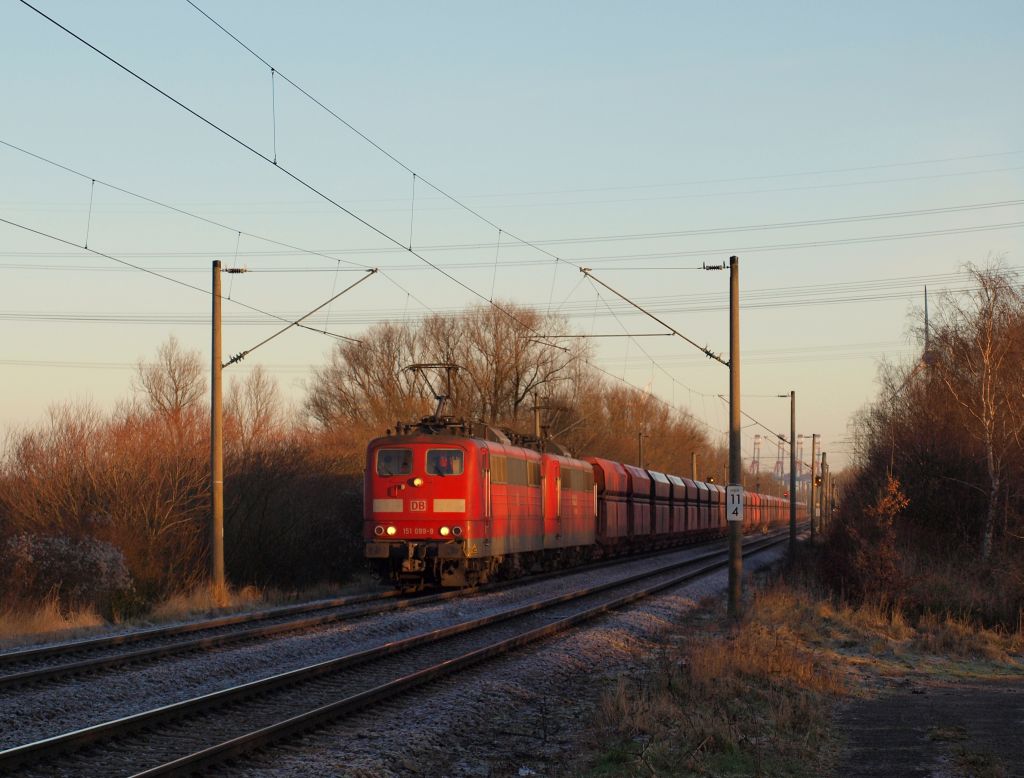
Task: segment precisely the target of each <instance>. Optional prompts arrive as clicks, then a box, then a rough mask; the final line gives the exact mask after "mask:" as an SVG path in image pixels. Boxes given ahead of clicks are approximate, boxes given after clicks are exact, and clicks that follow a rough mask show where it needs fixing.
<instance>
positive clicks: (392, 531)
mask: <svg viewBox="0 0 1024 778" xmlns="http://www.w3.org/2000/svg"><path fill="white" fill-rule="evenodd" d="M387 532H388V535H389V536H394V535H396V534H397V533H398V530H397V529H396V528H395V527H394V526H391V527H388V530H387Z"/></svg>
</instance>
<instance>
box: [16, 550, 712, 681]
mask: <svg viewBox="0 0 1024 778" xmlns="http://www.w3.org/2000/svg"><path fill="white" fill-rule="evenodd" d="M718 540H720V538H714V539H712V540H710V541H707V542H700V541H698V542H693V541H690V542H689V543H678V544H675V545H673V546H672V547H670V548H661V549H656V550H652V551H649V552H646V553H640V554H631V555H627V556H617V557H612V558H609V559H604V560H601V561H599V562H594V563H590V564H587V565H580V566H576V567H573V568H567V569H562V570H556V571H552V572H546V573H540V574H536V575H531V576H527V577H524V578H518V579H513V580H509V581H500V582H496V583H493V584H486V585H483V586H477V587H472V588H467V589H459V590H447V591H444V592H438V593H435V594H426V595H418V596H412V597H402V592H400V591H397V590H395V591H388V592H383V593H370V594H364V595H353V596H349V597H340V598H334V599H330V600H318V601H316V602H313V603H301V604H297V605H288V606H283V607H279V608H270V609H264V610H261V611H256V612H252V613H245V614H235V615H231V616H222V617H218V618H214V619H206V620H203V621H197V622H190V623H188V624H178V625H174V626H170V627H156V628H152V629H145V630H139V631H137V632H131V633H126V634H123V635H113V636H109V637H101V638H90V639H86V640H78V641H72V642H67V643H58V644H54V645H49V646H41V647H36V648H30V649H25V650H21V651H14V652H8V653H4V654H0V667H2V666H4V665H6V666H10V665H15V664H24V663H30V662H39V661H45V660H47V659H52V658H55V657H60V656H65V655H74V654H79V653H83V652H86V653H95V652H98V651H103V650H106V649H116V648H121V647H123V646H130V645H134V644H137V643H142V642H147V641H161V640H165V639H167V638H173V637H176V636H178V635H190V634H195V633H196V632H204V631H210V630H219V629H226V628H230V627H235V626H242V625H246V624H252V623H255V622H261V621H269V620H273V619H280V618H287V617H288V616H291V615H297V616H299V615H302V614H305V613H315V612H318V611H327V610H337V609H340V608H345V607H352V606H356V605H359V604H362V603H377V602H378V601H386V602H381V603H380V604H370V605H366V606H365V607H363V608H356V609H354V610H351V611H345V612H342V613H330V614H326V615H321V616H313V617H308V618H304V619H293V620H288V621H285V622H282V623H280V624H274V625H268V626H262V627H252V628H249V629H242V630H234V631H228V632H224V633H222V634H216V635H209V636H206V637H196V638H191V639H188V640H182V641H177V642H170V643H159V644H158V645H155V646H151V647H147V648H138V649H135V650H129V651H123V652H119V653H116V654H112V655H109V656H101V657H93V658H89V657H88V656H87V657H85V658H82V659H77V660H71V661H65V662H62V663H59V664H49V665H45V666H42V667H34V668H27V669H23V670H17V671H15V672H8V673H6V674H4V675H0V690H4V689H9V688H16V687H20V686H27V685H30V684H37V683H45V682H48V681H56V680H60V679H62V678H67V677H72V676H78V675H85V674H90V673H98V672H101V671H104V670H110V669H113V668H118V667H124V666H125V665H130V664H138V663H141V662H147V661H154V660H158V659H163V658H165V657H169V656H174V655H178V654H186V653H192V652H196V651H210V650H213V649H216V648H221V647H224V646H228V645H232V644H234V643H239V642H244V641H252V640H260V639H263V638H271V637H275V636H277V635H282V634H286V633H289V632H300V631H303V630H309V629H314V628H316V627H319V626H323V625H327V624H332V623H335V622H338V621H346V620H350V619H356V618H363V617H366V616H373V615H377V614H380V613H386V612H389V611H393V610H399V609H401V608H406V607H412V606H420V605H429V604H432V603H436V602H442V601H445V600H448V599H454V598H456V597H462V596H467V595H472V594H478V593H485V592H491V591H497V590H502V589H506V588H513V587H517V586H525V585H528V584H531V583H535V582H538V581H542V580H544V579H546V578H551V577H556V576H563V575H567V574H572V573H575V572H584V571H588V570H595V569H600V568H603V567H608V566H614V565H618V564H623V563H626V562H630V561H635V560H639V559H647V558H651V557H657V556H660V555H664V554H668V553H673V552H675V551H678V550H679V548H681V547H684V546H687V545H689V546H691V547H700V546H701V545H706V544H707V543H713V542H717V541H718Z"/></svg>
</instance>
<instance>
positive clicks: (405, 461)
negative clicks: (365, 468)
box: [377, 448, 412, 475]
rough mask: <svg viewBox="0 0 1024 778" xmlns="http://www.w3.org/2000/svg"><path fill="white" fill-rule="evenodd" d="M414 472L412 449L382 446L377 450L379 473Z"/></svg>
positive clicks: (402, 473)
mask: <svg viewBox="0 0 1024 778" xmlns="http://www.w3.org/2000/svg"><path fill="white" fill-rule="evenodd" d="M411 472H412V449H408V448H382V449H378V451H377V475H408V474H409V473H411Z"/></svg>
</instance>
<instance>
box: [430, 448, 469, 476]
mask: <svg viewBox="0 0 1024 778" xmlns="http://www.w3.org/2000/svg"><path fill="white" fill-rule="evenodd" d="M427 475H462V452H461V451H459V450H458V449H454V448H440V449H438V448H432V449H430V450H429V451H427Z"/></svg>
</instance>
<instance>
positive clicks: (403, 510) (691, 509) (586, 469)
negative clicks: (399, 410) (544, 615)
mask: <svg viewBox="0 0 1024 778" xmlns="http://www.w3.org/2000/svg"><path fill="white" fill-rule="evenodd" d="M363 501H364V511H363V519H364V520H363V539H364V541H365V555H366V557H367V559H369V560H371V561H372V562H373V564H374V565H375V566H376V567H377V571H378V573H379V574H380V576H381V577H382V579H384V580H387V581H391V582H393V583H394V584H395V585H396V586H398V587H400V588H403V589H407V590H414V589H419V588H422V587H424V586H429V587H465V586H475V585H478V584H482V583H486V582H487V581H491V580H495V579H503V578H511V577H516V576H518V575H522V574H525V573H528V572H536V571H541V570H550V569H556V568H560V567H569V566H572V565H577V564H581V563H584V562H587V561H591V560H596V559H600V558H604V557H610V556H618V555H622V554H628V553H634V552H637V551H643V550H650V549H657V548H667V547H669V546H673V545H678V544H680V543H685V542H691V541H695V540H700V539H704V538H713V537H716V536H718V535H721V534H723V533H724V532H725V528H726V518H725V489H724V488H723V487H722V486H720V485H718V484H715V483H704V482H701V481H695V480H693V479H690V478H683V477H680V476H676V475H668V474H665V473H660V472H657V471H654V470H646V469H644V468H641V467H635V466H633V465H628V464H624V463H621V462H612V461H610V460H608V459H601V458H598V457H583V458H579V457H574V456H570V455H569V452H568V451H566V450H564V449H563V448H561V447H560V446H559V445H558V444H557V443H554V442H553V441H551V440H544V439H541V438H535V437H524V436H519V435H516V434H515V433H512V432H511V431H509V430H500V429H497V428H493V427H489V426H485V425H480V424H467V423H465V422H464V421H455V420H453V419H452V418H450V417H436V416H429V417H426V418H424V419H422V420H421V421H420V422H418V423H416V424H398V425H397V426H396V428H395V430H394V431H392V430H388V434H387V435H386V436H384V437H380V438H376V439H375V440H372V441H370V443H369V445H368V447H367V452H366V470H365V476H364V488H363ZM788 516H789V501H788V500H786V499H783V498H780V497H772V496H769V495H763V494H756V493H752V492H747V493H745V495H744V507H743V527H744V531H751V530H755V529H766V528H767V527H768V526H770V525H772V524H775V523H777V522H780V521H784V520H785V519H787V518H788Z"/></svg>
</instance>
